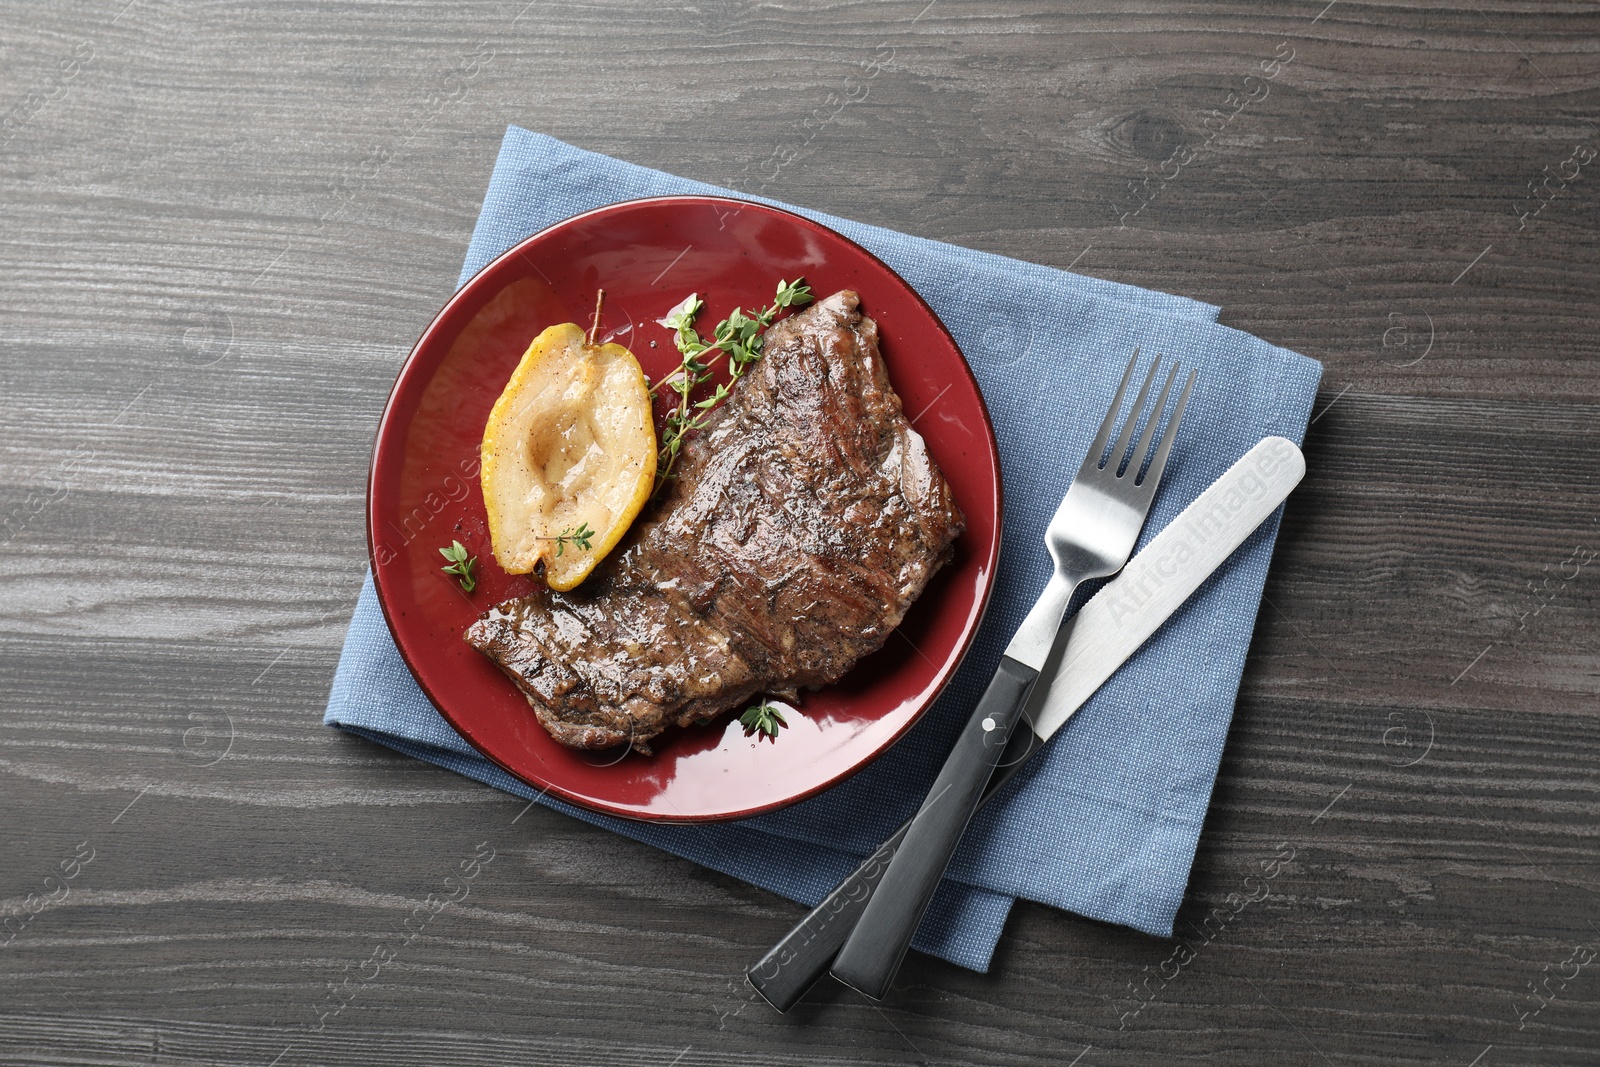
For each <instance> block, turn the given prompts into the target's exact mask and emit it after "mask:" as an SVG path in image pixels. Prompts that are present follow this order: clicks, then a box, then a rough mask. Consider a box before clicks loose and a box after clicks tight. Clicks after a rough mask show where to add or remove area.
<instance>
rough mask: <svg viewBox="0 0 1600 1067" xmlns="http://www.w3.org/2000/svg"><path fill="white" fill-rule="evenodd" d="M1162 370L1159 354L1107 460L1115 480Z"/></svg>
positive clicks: (1107, 470)
mask: <svg viewBox="0 0 1600 1067" xmlns="http://www.w3.org/2000/svg"><path fill="white" fill-rule="evenodd" d="M1160 369H1161V353H1159V352H1158V353H1156V358H1155V359H1153V360H1151V361H1150V373H1149V374H1146V375H1145V376H1144V384H1143V385H1141V386H1139V395H1138V396H1136V397H1134V398H1133V407H1132V409H1131V410H1129V412H1128V421H1127V422H1125V423H1123V424H1122V432H1121V433H1119V434H1118V435H1117V445H1116V447H1115V448H1113V449H1112V450H1111V458H1110V459H1108V460H1106V473H1107V474H1110V475H1111V476H1112V477H1113V478H1120V477H1121V476H1122V461H1123V457H1124V455H1125V454H1126V453H1127V450H1128V441H1129V440H1130V439H1132V437H1133V428H1134V427H1135V426H1137V425H1139V412H1141V411H1143V410H1144V401H1145V398H1146V397H1147V396H1149V395H1150V383H1151V382H1153V381H1155V380H1156V371H1158V370H1160ZM1136 473H1137V472H1136Z"/></svg>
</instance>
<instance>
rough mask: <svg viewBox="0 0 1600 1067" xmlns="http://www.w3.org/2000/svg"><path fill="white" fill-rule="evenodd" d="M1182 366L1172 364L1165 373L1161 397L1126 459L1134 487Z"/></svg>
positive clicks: (1148, 456)
mask: <svg viewBox="0 0 1600 1067" xmlns="http://www.w3.org/2000/svg"><path fill="white" fill-rule="evenodd" d="M1182 366H1183V364H1181V363H1177V362H1174V363H1173V364H1172V369H1171V370H1169V371H1167V380H1166V381H1165V382H1164V383H1163V384H1162V386H1161V395H1160V396H1158V397H1156V403H1155V407H1153V408H1151V409H1150V418H1149V420H1148V421H1146V422H1145V424H1144V433H1142V434H1140V435H1139V443H1138V444H1136V445H1134V446H1133V455H1132V456H1130V457H1128V473H1129V474H1131V475H1133V482H1134V484H1135V485H1139V484H1141V483H1140V482H1139V472H1140V471H1141V470H1143V469H1144V462H1145V460H1147V459H1149V458H1150V439H1151V438H1152V437H1154V436H1155V435H1156V426H1157V425H1158V424H1160V422H1161V413H1162V412H1164V411H1166V410H1167V397H1169V396H1171V395H1172V382H1173V379H1175V378H1177V376H1178V369H1179V368H1180V367H1182Z"/></svg>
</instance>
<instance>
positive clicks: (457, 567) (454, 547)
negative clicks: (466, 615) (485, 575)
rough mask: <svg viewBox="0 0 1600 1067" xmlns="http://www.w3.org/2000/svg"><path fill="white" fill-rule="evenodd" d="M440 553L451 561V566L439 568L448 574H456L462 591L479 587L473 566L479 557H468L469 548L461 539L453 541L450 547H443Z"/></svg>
mask: <svg viewBox="0 0 1600 1067" xmlns="http://www.w3.org/2000/svg"><path fill="white" fill-rule="evenodd" d="M439 555H441V556H443V557H444V558H445V559H447V560H449V561H450V564H449V566H446V567H440V568H439V569H440V570H442V571H444V572H445V573H446V574H453V575H455V576H456V581H458V582H460V583H461V590H462V592H466V593H470V592H472V591H473V590H474V589H476V588H478V579H477V578H475V577H473V574H472V566H473V564H475V563H477V562H478V557H477V556H473V557H471V558H470V559H469V558H468V557H467V548H466V546H465V545H463V544H462V543H461V542H460V541H451V542H450V547H449V548H441V549H440V550H439Z"/></svg>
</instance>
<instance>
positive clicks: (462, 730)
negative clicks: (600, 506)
mask: <svg viewBox="0 0 1600 1067" xmlns="http://www.w3.org/2000/svg"><path fill="white" fill-rule="evenodd" d="M673 203H677V204H683V205H685V206H687V205H690V204H694V205H703V204H707V203H710V204H730V205H734V206H737V207H738V208H741V209H743V208H757V209H759V210H762V211H768V212H771V213H773V214H775V215H780V216H786V217H787V218H789V219H792V220H795V221H797V222H799V223H800V224H801V225H803V226H807V227H813V228H816V229H820V230H822V231H824V232H826V233H828V234H830V235H831V236H833V237H835V238H837V239H838V240H840V241H843V242H845V243H846V244H847V245H849V246H851V247H852V248H854V249H856V250H857V251H858V252H860V253H861V254H863V255H864V256H866V257H867V258H868V259H869V260H871V261H872V262H873V263H875V264H876V265H877V266H878V267H879V268H881V269H882V270H884V271H885V272H887V273H888V275H889V276H890V277H891V278H893V279H894V280H896V281H897V282H899V283H900V284H901V285H902V286H903V287H904V288H905V290H906V292H908V293H910V294H911V296H912V297H913V298H914V299H915V300H916V302H917V303H918V304H920V305H921V306H922V309H923V310H924V311H925V312H927V314H928V317H929V319H931V320H932V322H933V324H934V325H935V326H936V327H937V328H938V330H939V332H940V333H942V334H943V335H944V337H945V340H947V341H948V342H949V343H950V347H951V348H952V349H953V350H954V351H955V353H956V355H957V356H959V357H960V363H961V371H962V373H964V374H965V375H966V376H967V380H968V382H969V383H970V384H971V386H972V390H973V392H974V393H975V394H976V395H977V397H978V408H979V411H980V412H981V414H982V415H983V428H984V432H985V435H986V438H987V441H988V445H989V453H988V457H987V458H988V461H989V467H990V469H991V471H992V474H993V479H992V480H993V484H994V506H993V513H992V516H991V519H992V522H993V526H994V537H993V539H992V540H991V542H990V545H989V552H988V558H987V559H986V560H985V561H984V570H983V573H984V575H985V578H984V581H983V589H982V593H981V595H980V598H979V604H978V611H977V613H976V616H975V617H974V619H973V621H972V623H971V624H970V625H969V626H968V627H967V629H966V631H965V632H964V633H963V634H962V636H961V639H960V642H959V644H958V645H957V646H956V647H955V648H953V649H952V650H951V654H950V656H949V658H948V659H947V661H946V663H945V664H944V665H943V666H942V667H941V669H940V673H939V674H938V675H936V676H935V679H934V685H933V687H932V689H931V690H930V691H929V693H928V695H927V697H926V698H925V699H924V700H923V701H922V702H921V704H920V705H919V706H918V707H917V709H916V711H914V712H913V713H912V714H911V715H910V716H908V717H907V719H906V721H905V723H904V724H903V725H902V726H901V727H900V729H898V730H896V731H895V732H894V733H893V734H892V735H890V736H889V737H888V738H887V739H886V740H885V741H884V742H883V743H882V744H880V745H879V746H878V747H877V748H876V749H874V750H873V751H872V752H870V753H868V754H867V755H865V756H864V757H862V758H861V759H859V760H857V761H856V762H855V763H853V764H851V765H850V766H849V767H848V768H847V769H845V770H842V771H840V772H839V773H838V774H835V775H833V776H832V777H830V778H828V779H827V780H826V781H824V782H820V783H818V784H817V785H815V786H812V787H810V788H808V789H805V790H802V791H801V792H798V793H795V794H793V795H791V796H788V797H784V798H781V799H778V800H774V801H769V802H766V803H763V804H758V805H755V806H753V807H747V808H742V809H740V810H738V811H733V812H726V813H721V814H709V815H708V814H694V815H683V814H673V813H658V812H650V813H645V812H640V811H635V810H625V809H622V808H617V807H610V806H607V805H606V804H605V803H603V802H601V801H597V800H595V799H594V798H593V797H588V796H578V795H575V794H573V793H572V792H570V791H568V790H567V789H565V788H563V787H562V786H560V785H557V784H556V783H555V782H552V781H538V780H533V779H530V778H529V776H528V775H527V774H525V773H524V772H522V771H519V770H516V769H514V768H512V767H510V766H507V764H506V763H505V761H503V760H502V759H500V758H499V757H498V756H496V755H495V754H494V753H493V752H490V751H489V750H488V749H486V748H485V747H484V746H483V745H482V744H481V743H479V741H478V739H477V738H476V737H475V736H473V733H472V731H471V730H470V729H468V728H467V727H466V726H465V725H464V724H462V723H460V722H458V721H456V719H455V717H453V716H452V715H451V714H450V712H449V711H447V710H446V709H445V706H444V704H443V703H441V702H440V700H439V698H438V697H437V696H435V695H434V692H433V690H432V689H430V688H429V686H428V685H427V683H425V682H424V681H423V680H422V678H421V677H420V676H419V675H418V673H417V669H416V667H415V666H414V665H413V664H412V662H411V656H410V654H409V653H408V652H407V651H406V648H405V646H404V643H403V642H402V641H401V640H400V637H399V635H398V634H397V633H396V632H395V625H394V619H393V617H392V615H391V613H390V608H389V603H388V599H387V597H386V596H385V594H384V590H383V582H382V579H381V578H380V574H381V572H380V570H379V568H378V561H377V543H376V538H375V533H376V516H375V515H374V490H375V482H376V478H377V472H378V452H379V448H380V447H381V445H382V443H383V441H384V436H385V432H386V431H387V430H389V429H390V428H391V427H390V422H391V419H393V418H395V417H397V416H396V414H395V397H396V395H397V394H398V393H399V392H400V387H401V384H402V383H403V382H404V381H405V379H406V376H407V374H408V373H409V372H410V371H411V370H412V368H413V365H414V364H415V363H416V361H417V357H418V353H419V352H420V350H421V349H422V347H423V345H424V344H426V343H427V342H428V340H429V339H430V338H431V337H432V336H433V334H434V332H435V331H436V330H437V329H438V328H439V325H440V323H441V322H442V321H443V320H444V319H445V318H446V316H448V315H449V314H450V312H451V311H452V309H454V308H455V307H456V305H457V304H459V303H461V302H463V301H464V300H465V299H466V297H467V293H468V290H470V289H471V288H472V284H473V283H474V282H475V281H477V280H478V278H480V277H481V276H482V275H484V274H485V273H487V272H488V271H490V270H492V269H494V268H495V267H497V266H498V265H499V264H501V263H502V262H504V261H506V260H508V259H510V258H512V257H514V256H519V255H521V254H522V250H523V249H524V248H525V247H526V246H527V245H529V244H531V243H533V242H535V241H538V240H540V239H541V238H544V237H545V236H546V235H548V234H550V233H551V232H553V231H555V230H557V229H560V228H561V227H564V226H568V225H571V224H572V223H575V222H578V221H579V220H582V219H586V218H589V217H591V216H594V215H600V214H604V213H607V212H611V211H615V210H617V209H619V208H628V207H637V206H639V205H642V204H673ZM363 511H364V512H365V515H364V519H365V522H364V525H365V527H366V537H367V568H368V573H369V574H371V576H372V586H373V590H374V593H375V594H376V596H377V600H378V607H379V610H380V612H381V613H382V616H383V623H384V627H385V628H386V629H387V630H388V631H389V638H390V640H391V641H392V642H393V644H394V647H395V650H396V651H397V652H398V653H399V654H400V659H401V662H403V663H404V664H405V666H406V671H407V673H409V674H410V675H411V680H412V681H413V682H414V683H415V684H416V686H417V688H418V689H419V690H421V692H422V694H423V696H425V697H427V698H428V702H429V703H430V704H432V705H433V707H434V710H435V711H437V712H438V713H439V715H440V717H441V718H443V719H444V721H445V722H446V723H447V724H448V725H449V727H450V728H451V729H452V730H454V731H455V732H456V733H457V734H458V735H460V736H461V737H462V738H463V739H464V740H465V741H466V742H467V743H468V744H469V745H471V746H472V748H473V750H474V751H476V752H477V753H478V754H479V755H480V756H482V757H483V758H485V759H487V760H488V761H489V762H490V763H492V764H494V765H495V766H496V767H498V768H499V769H500V770H501V771H503V772H505V773H506V774H508V775H510V776H511V777H512V778H513V779H515V780H516V781H517V782H520V783H521V784H522V785H524V786H527V787H528V788H530V789H537V790H539V791H540V792H539V795H540V796H544V795H548V794H552V793H553V794H555V795H556V796H557V797H559V798H560V799H562V800H563V801H566V802H567V803H569V804H573V805H576V806H577V807H579V808H582V809H584V810H585V811H589V812H594V813H596V814H600V815H608V816H612V817H614V818H620V819H626V820H629V821H631V822H642V823H650V824H658V825H659V824H669V825H671V824H676V825H683V824H696V823H719V822H731V821H734V820H738V819H747V818H751V817H753V816H756V815H763V814H766V813H768V812H773V811H779V810H782V809H783V808H787V807H791V806H793V805H795V804H798V803H800V802H801V801H803V800H809V799H810V798H812V797H814V796H816V795H818V794H819V793H822V792H824V791H826V790H828V789H831V788H833V787H834V786H836V785H838V784H839V783H840V782H842V781H844V780H845V779H847V778H850V777H853V776H854V775H856V774H859V773H860V772H861V771H863V770H865V769H866V768H867V767H868V766H870V765H871V764H872V763H875V762H876V761H877V760H878V759H879V758H881V757H882V756H883V755H884V754H885V753H887V752H888V751H889V750H890V749H892V748H894V747H895V745H897V744H899V743H900V741H901V740H902V739H904V737H905V736H906V734H907V733H909V732H910V730H911V728H912V727H914V726H915V725H916V724H917V723H918V722H920V721H922V717H923V716H924V715H925V714H927V711H928V709H929V708H930V707H932V706H933V704H934V703H935V702H936V701H937V700H938V699H939V698H940V697H941V696H942V695H943V694H944V691H945V689H946V688H948V687H949V685H950V682H951V680H952V679H953V678H954V677H955V675H956V672H957V671H958V670H960V668H961V665H962V664H963V663H965V662H966V659H967V656H968V654H969V653H970V652H971V651H972V643H973V641H975V640H976V639H977V636H978V631H979V630H981V629H982V628H983V623H984V621H985V619H987V617H988V613H989V605H990V602H991V598H992V596H993V594H994V587H995V581H996V578H997V568H998V566H999V562H1000V546H1001V542H1002V539H1003V537H1004V534H1005V525H1004V524H1005V480H1004V478H1003V476H1002V470H1001V463H1000V444H999V440H998V439H997V438H996V437H995V432H994V420H993V418H992V417H991V416H990V414H989V403H988V401H987V399H985V397H984V395H983V390H982V388H981V387H980V386H979V384H978V378H977V375H975V374H974V373H973V372H972V365H971V364H970V363H968V361H967V355H966V353H965V352H963V351H962V349H961V346H960V345H959V344H957V343H956V339H955V337H954V336H953V335H952V334H951V333H950V328H949V327H948V326H946V325H945V323H944V320H943V319H942V318H940V317H939V314H938V313H937V312H936V311H934V310H933V307H932V306H931V305H929V303H928V302H927V300H925V299H924V298H923V296H922V294H921V293H920V292H918V291H917V289H916V287H915V286H913V285H912V284H911V283H910V282H908V281H906V280H905V278H903V277H901V275H900V272H899V271H897V270H895V269H894V268H893V267H891V266H889V265H888V264H887V263H885V262H884V261H883V260H882V259H881V258H879V257H878V255H877V254H875V253H874V252H872V251H871V250H870V249H868V248H866V247H864V246H863V245H861V244H860V243H859V242H857V241H855V240H852V239H851V238H849V237H847V236H846V235H844V234H842V233H840V232H839V231H838V230H836V229H834V228H833V227H832V226H829V225H828V224H827V223H823V222H818V221H817V220H816V219H812V218H808V217H807V216H805V215H802V214H800V213H799V212H797V211H793V210H790V209H788V208H782V207H777V206H775V205H772V204H769V203H765V202H763V201H758V200H743V199H740V198H738V197H733V196H720V195H713V194H700V193H674V194H667V195H661V196H640V197H630V198H628V199H626V200H618V201H616V202H614V203H610V204H603V205H601V206H599V207H594V208H589V209H588V210H586V211H580V212H578V213H577V214H574V215H569V216H567V217H566V218H563V219H559V220H557V221H556V222H553V223H551V224H549V225H548V226H544V227H542V228H540V229H539V230H537V231H535V232H533V233H531V234H529V235H528V236H526V237H524V238H522V239H521V240H519V241H518V242H517V243H516V244H514V245H512V246H511V247H510V248H507V249H506V250H505V251H503V252H501V253H500V254H499V255H496V256H495V257H494V258H492V259H490V260H489V261H488V262H487V263H485V264H484V265H483V266H481V267H479V268H478V269H477V270H475V271H473V272H472V274H471V276H470V277H468V278H467V279H466V280H465V281H463V282H462V283H461V284H460V285H458V286H457V287H456V289H455V291H454V292H452V293H451V294H450V298H449V299H448V300H446V301H445V302H444V303H443V304H442V305H441V306H440V308H439V310H438V311H437V312H435V313H434V315H433V317H432V318H431V319H430V320H429V321H428V324H427V325H426V326H425V327H423V329H422V332H421V333H419V334H418V335H417V339H416V341H415V342H413V343H412V345H411V348H410V350H409V351H408V352H407V353H406V358H405V360H404V361H403V362H402V363H401V364H400V369H399V370H398V371H397V372H396V373H395V378H394V382H393V384H392V385H390V387H389V392H388V395H387V396H386V397H385V398H384V402H383V412H382V414H381V415H380V416H379V418H378V425H377V427H376V429H375V430H374V431H373V437H372V454H371V458H370V460H369V461H368V465H367V485H366V504H365V507H364V509H363ZM919 599H920V598H919ZM506 684H507V685H510V684H511V683H510V681H509V679H508V680H507V682H506ZM535 799H537V797H536V798H535Z"/></svg>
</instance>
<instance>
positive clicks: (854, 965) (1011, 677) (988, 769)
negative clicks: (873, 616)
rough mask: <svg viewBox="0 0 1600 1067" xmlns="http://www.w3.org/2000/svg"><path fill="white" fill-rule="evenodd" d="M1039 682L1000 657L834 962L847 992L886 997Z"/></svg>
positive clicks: (1034, 674)
mask: <svg viewBox="0 0 1600 1067" xmlns="http://www.w3.org/2000/svg"><path fill="white" fill-rule="evenodd" d="M1038 677H1039V672H1038V671H1036V670H1035V669H1034V668H1032V667H1029V666H1027V665H1026V664H1023V663H1018V662H1017V661H1016V660H1014V659H1011V658H1010V657H1009V656H1002V657H1000V667H999V669H998V670H996V671H995V673H994V678H993V679H992V680H991V681H990V682H989V688H988V689H986V690H985V691H984V694H983V698H982V699H981V700H979V701H978V706H977V707H976V708H975V709H973V712H972V717H971V718H970V719H968V720H967V724H966V725H965V726H964V727H962V730H961V736H960V737H958V738H957V739H956V743H955V747H954V748H953V749H952V750H951V752H950V756H949V758H948V759H946V760H945V764H944V768H943V769H942V770H940V772H939V777H938V778H937V779H936V780H935V781H934V783H933V788H932V789H930V790H929V791H928V796H927V798H926V799H925V800H923V802H922V807H921V808H919V809H918V810H917V814H916V817H915V818H913V819H912V820H911V825H910V827H909V828H908V829H907V830H906V835H905V838H904V840H902V841H901V842H900V846H899V848H897V849H896V850H895V851H894V858H893V859H892V860H891V861H890V863H889V867H888V870H886V871H884V872H883V877H882V878H881V879H880V880H879V882H878V887H877V889H876V890H874V891H873V892H872V899H871V900H869V901H868V902H867V906H866V909H865V910H864V911H863V912H862V913H861V919H860V921H858V922H857V923H856V925H855V928H854V929H853V930H851V931H850V936H849V937H848V938H846V939H845V943H844V947H843V948H841V949H840V950H839V955H838V956H837V957H835V959H834V961H833V968H832V973H833V976H834V977H835V978H837V979H839V981H841V982H843V983H844V984H845V985H847V986H850V987H851V988H852V989H856V990H859V991H860V992H862V993H865V994H866V995H867V996H869V997H871V998H873V999H874V1000H882V999H883V995H884V994H885V993H886V992H888V989H889V985H890V983H891V982H893V981H894V976H895V972H896V971H898V970H899V969H900V962H901V961H902V960H903V959H905V954H906V949H908V948H910V947H911V938H912V936H913V935H914V934H915V933H916V931H917V924H918V923H919V922H921V921H922V916H923V913H924V912H926V911H927V910H928V903H929V902H930V901H931V900H932V899H933V894H934V891H935V890H936V889H938V888H939V879H940V878H942V877H943V876H944V869H945V867H946V866H947V865H948V864H949V862H950V857H951V855H952V854H953V853H954V852H955V850H956V845H957V843H959V842H960V840H961V835H962V833H964V832H965V831H966V828H967V823H968V822H969V821H970V820H971V819H972V812H973V810H974V809H975V808H977V806H978V799H979V797H980V796H982V794H983V787H984V785H985V784H986V783H987V782H988V781H989V776H990V774H991V773H993V771H994V767H995V764H997V763H998V762H1000V753H1001V752H1002V751H1003V750H1004V749H1005V747H1006V741H1007V739H1008V738H1009V737H1010V736H1011V730H1012V728H1013V727H1014V726H1015V725H1016V723H1017V720H1018V719H1019V718H1020V717H1021V715H1022V708H1023V705H1024V704H1026V703H1027V700H1028V693H1029V692H1030V691H1031V690H1032V689H1033V683H1034V681H1035V680H1037V679H1038Z"/></svg>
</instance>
